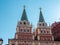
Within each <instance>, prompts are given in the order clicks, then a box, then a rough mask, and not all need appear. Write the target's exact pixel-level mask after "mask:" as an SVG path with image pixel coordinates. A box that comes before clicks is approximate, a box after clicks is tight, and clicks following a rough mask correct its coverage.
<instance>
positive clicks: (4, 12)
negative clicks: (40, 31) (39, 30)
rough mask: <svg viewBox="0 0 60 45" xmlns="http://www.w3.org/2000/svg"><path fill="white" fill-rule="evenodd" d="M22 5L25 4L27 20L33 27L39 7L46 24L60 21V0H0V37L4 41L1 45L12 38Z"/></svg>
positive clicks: (36, 20)
mask: <svg viewBox="0 0 60 45" xmlns="http://www.w3.org/2000/svg"><path fill="white" fill-rule="evenodd" d="M23 5H26V13H27V16H28V20H29V21H30V22H31V23H32V24H33V27H36V25H37V23H38V20H39V11H40V10H39V8H40V7H41V8H42V13H43V16H44V19H45V21H46V22H47V24H52V23H54V22H55V21H60V0H0V38H2V39H3V41H4V42H3V45H4V44H7V43H8V39H11V38H14V35H15V32H16V26H17V22H18V21H20V18H21V15H22V12H23Z"/></svg>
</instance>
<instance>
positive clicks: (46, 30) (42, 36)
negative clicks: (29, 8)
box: [8, 6, 60, 45]
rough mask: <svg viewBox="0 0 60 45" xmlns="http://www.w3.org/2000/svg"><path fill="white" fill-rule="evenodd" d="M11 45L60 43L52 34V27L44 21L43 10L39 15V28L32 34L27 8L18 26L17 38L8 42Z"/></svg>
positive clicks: (52, 44) (57, 44)
mask: <svg viewBox="0 0 60 45" xmlns="http://www.w3.org/2000/svg"><path fill="white" fill-rule="evenodd" d="M8 44H9V45H59V44H60V42H58V41H56V42H55V41H54V37H53V35H52V32H51V27H50V26H47V23H46V22H45V20H44V17H43V14H42V11H41V8H40V14H39V22H38V23H37V27H36V28H35V29H34V32H32V25H31V24H30V22H29V20H28V18H27V14H26V10H25V6H24V10H23V13H22V17H21V20H20V21H19V22H18V24H17V28H16V33H15V37H14V38H13V39H9V40H8Z"/></svg>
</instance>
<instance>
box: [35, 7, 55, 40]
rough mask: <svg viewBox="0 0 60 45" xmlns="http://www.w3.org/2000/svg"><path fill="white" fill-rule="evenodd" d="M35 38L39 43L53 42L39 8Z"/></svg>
mask: <svg viewBox="0 0 60 45" xmlns="http://www.w3.org/2000/svg"><path fill="white" fill-rule="evenodd" d="M36 36H37V37H38V40H41V41H52V40H54V38H53V36H52V33H51V28H50V26H47V23H46V22H45V20H44V17H43V15H42V11H41V8H40V16H39V22H38V24H37V28H36Z"/></svg>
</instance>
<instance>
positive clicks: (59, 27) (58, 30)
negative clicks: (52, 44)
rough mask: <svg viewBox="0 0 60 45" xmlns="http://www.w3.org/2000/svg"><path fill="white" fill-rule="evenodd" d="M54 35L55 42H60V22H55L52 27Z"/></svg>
mask: <svg viewBox="0 0 60 45" xmlns="http://www.w3.org/2000/svg"><path fill="white" fill-rule="evenodd" d="M51 30H52V34H53V36H54V40H55V41H60V22H55V23H53V24H52V26H51Z"/></svg>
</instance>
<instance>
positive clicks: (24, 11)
mask: <svg viewBox="0 0 60 45" xmlns="http://www.w3.org/2000/svg"><path fill="white" fill-rule="evenodd" d="M21 20H26V21H28V18H27V15H26V10H25V5H24V10H23V13H22V17H21Z"/></svg>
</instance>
